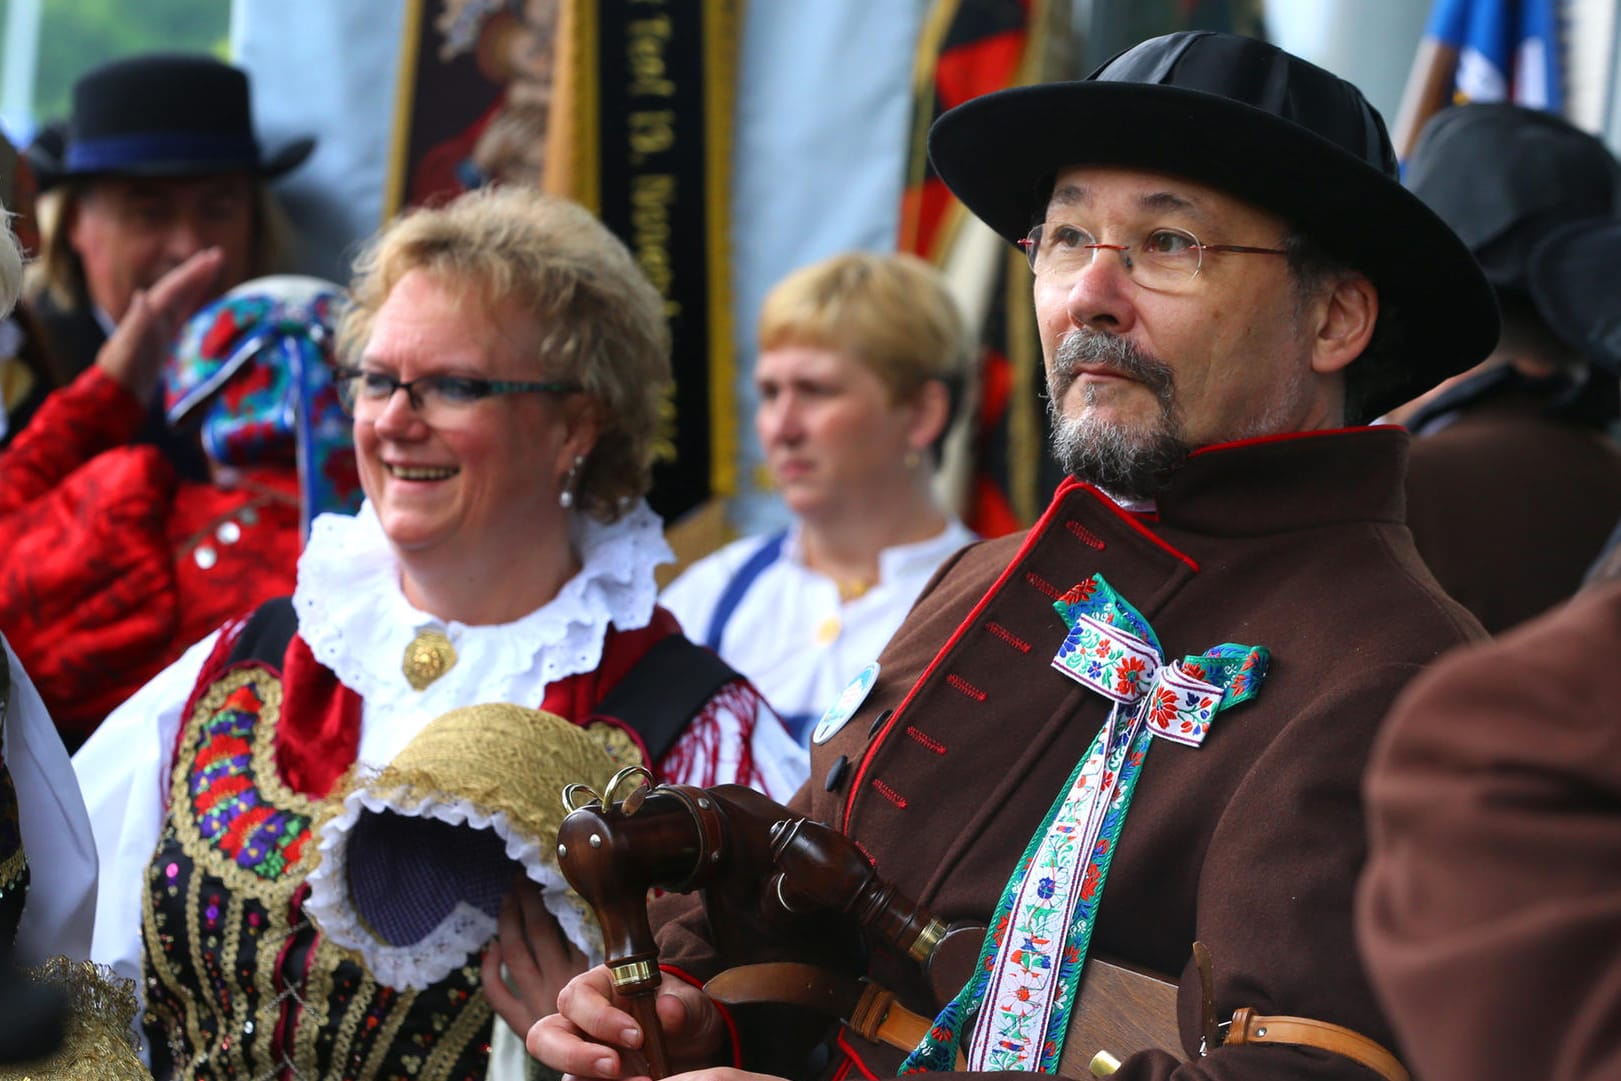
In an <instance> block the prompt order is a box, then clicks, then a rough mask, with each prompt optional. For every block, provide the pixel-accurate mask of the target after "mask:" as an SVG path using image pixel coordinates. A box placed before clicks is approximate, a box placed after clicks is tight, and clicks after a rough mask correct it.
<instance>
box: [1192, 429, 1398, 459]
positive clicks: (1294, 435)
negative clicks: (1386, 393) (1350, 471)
mask: <svg viewBox="0 0 1621 1081" xmlns="http://www.w3.org/2000/svg"><path fill="white" fill-rule="evenodd" d="M1386 428H1394V429H1395V430H1397V431H1403V430H1405V429H1402V428H1400V427H1398V426H1397V425H1394V424H1360V425H1356V426H1354V427H1350V428H1322V429H1319V430H1317V431H1313V432H1278V433H1277V434H1275V435H1257V436H1254V437H1252V438H1250V439H1235V440H1233V441H1232V442H1231V443H1212V444H1210V445H1209V446H1208V447H1200V448H1199V449H1198V450H1194V451H1189V452H1188V457H1189V458H1197V457H1198V456H1199V455H1201V454H1209V453H1211V452H1212V451H1221V450H1233V449H1235V448H1237V447H1255V446H1260V445H1261V444H1263V443H1283V442H1286V441H1288V440H1291V439H1316V438H1317V437H1319V436H1324V435H1350V434H1352V433H1354V432H1377V431H1381V430H1383V429H1386Z"/></svg>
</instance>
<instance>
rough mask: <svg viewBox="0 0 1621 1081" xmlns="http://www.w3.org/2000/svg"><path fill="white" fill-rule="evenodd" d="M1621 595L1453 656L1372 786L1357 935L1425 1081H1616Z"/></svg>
mask: <svg viewBox="0 0 1621 1081" xmlns="http://www.w3.org/2000/svg"><path fill="white" fill-rule="evenodd" d="M1618 646H1621V583H1616V584H1612V585H1610V586H1607V587H1605V588H1604V589H1603V590H1602V591H1599V592H1597V593H1594V594H1591V595H1587V596H1584V597H1581V598H1578V599H1577V600H1576V601H1574V602H1572V603H1571V604H1570V605H1569V606H1567V607H1566V608H1564V609H1561V610H1559V611H1557V612H1555V613H1553V614H1551V615H1549V616H1547V617H1544V618H1542V619H1541V620H1538V621H1536V622H1534V623H1532V624H1528V625H1527V626H1525V627H1523V628H1521V629H1520V630H1518V631H1515V632H1512V633H1510V634H1509V635H1506V636H1505V637H1504V638H1502V639H1500V640H1499V641H1497V642H1496V643H1493V644H1492V645H1489V646H1485V647H1482V648H1478V649H1472V650H1468V651H1463V652H1460V653H1455V654H1453V655H1451V656H1450V657H1448V658H1447V659H1446V660H1445V661H1444V662H1442V663H1441V664H1439V665H1437V666H1436V667H1435V668H1434V669H1432V670H1431V671H1430V672H1428V673H1426V675H1425V676H1424V677H1422V678H1421V679H1420V680H1418V681H1416V682H1415V683H1414V685H1413V687H1412V689H1411V691H1410V692H1409V693H1408V694H1406V695H1404V696H1403V698H1402V700H1401V701H1400V703H1399V704H1398V705H1397V707H1396V709H1395V710H1394V711H1393V712H1392V714H1391V717H1390V720H1389V723H1388V726H1387V728H1386V731H1385V732H1384V734H1383V737H1382V741H1381V745H1380V747H1379V749H1378V751H1377V753H1376V755H1375V760H1374V764H1373V766H1372V768H1371V770H1370V772H1369V776H1368V781H1367V798H1368V811H1369V816H1370V843H1371V856H1370V860H1369V864H1368V868H1367V871H1366V873H1365V875H1364V878H1363V882H1362V888H1361V893H1360V896H1359V905H1358V930H1359V933H1360V936H1361V942H1362V945H1363V947H1364V950H1365V951H1366V957H1367V962H1368V967H1369V971H1370V974H1371V976H1372V978H1373V981H1374V983H1375V985H1376V987H1377V988H1378V990H1379V992H1380V994H1381V995H1382V996H1383V999H1384V1001H1385V1003H1386V1005H1387V1006H1388V1008H1389V1010H1390V1014H1391V1018H1392V1021H1393V1022H1394V1024H1395V1025H1396V1027H1397V1029H1398V1031H1399V1032H1400V1034H1401V1036H1402V1039H1403V1042H1404V1045H1405V1047H1406V1049H1407V1052H1408V1055H1409V1056H1410V1062H1409V1065H1410V1066H1411V1067H1412V1068H1413V1072H1414V1073H1415V1074H1417V1075H1419V1076H1421V1077H1423V1078H1425V1079H1426V1081H1452V1079H1468V1081H1482V1079H1491V1078H1525V1077H1536V1078H1543V1079H1546V1081H1576V1079H1588V1078H1601V1077H1603V1078H1613V1077H1618V1076H1621V713H1618V712H1617V706H1616V703H1617V698H1618V693H1621V669H1618V668H1617V665H1616V663H1615V653H1616V649H1617V647H1618Z"/></svg>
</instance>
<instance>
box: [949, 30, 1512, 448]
mask: <svg viewBox="0 0 1621 1081" xmlns="http://www.w3.org/2000/svg"><path fill="white" fill-rule="evenodd" d="M929 157H930V159H931V160H932V162H933V163H934V167H935V170H936V171H937V172H938V173H939V175H940V177H941V179H943V180H944V181H945V183H946V185H947V186H948V187H949V188H950V189H951V190H952V192H953V193H954V194H955V195H956V196H957V197H958V198H959V199H961V200H962V202H963V204H964V205H966V206H967V207H968V209H969V210H971V211H973V212H974V213H975V214H977V215H978V216H979V217H980V218H982V219H983V220H984V221H985V222H987V223H988V224H989V225H990V226H991V227H992V228H993V229H995V230H996V231H997V232H998V233H1000V234H1001V235H1002V236H1004V237H1006V238H1007V239H1008V240H1011V241H1017V240H1018V239H1019V238H1020V237H1022V236H1024V235H1025V233H1027V232H1028V231H1029V230H1030V227H1031V226H1032V225H1034V224H1036V223H1037V222H1039V221H1041V220H1042V217H1043V216H1044V213H1045V210H1046V200H1047V197H1048V195H1049V193H1050V190H1051V186H1052V180H1053V177H1054V176H1055V175H1056V174H1057V173H1058V172H1059V171H1060V170H1061V169H1064V168H1067V167H1070V166H1077V165H1111V166H1122V167H1126V168H1133V169H1143V170H1148V171H1152V172H1162V173H1168V174H1172V175H1176V176H1182V177H1186V178H1188V179H1190V180H1194V181H1197V182H1199V183H1202V184H1206V185H1209V186H1210V187H1213V188H1216V189H1218V190H1220V191H1223V192H1225V193H1227V194H1229V195H1233V196H1235V197H1237V198H1239V199H1242V200H1244V201H1245V202H1247V203H1250V204H1252V205H1254V206H1257V207H1260V208H1261V209H1263V210H1266V211H1269V212H1271V213H1273V214H1276V215H1278V216H1279V217H1281V218H1283V219H1285V220H1286V221H1287V222H1288V223H1289V224H1290V225H1291V226H1292V227H1294V228H1296V229H1298V230H1299V231H1300V232H1302V233H1304V234H1305V235H1306V236H1308V237H1310V238H1311V239H1312V240H1313V241H1315V242H1316V243H1317V244H1319V245H1320V246H1321V247H1322V248H1323V249H1325V250H1326V251H1327V252H1329V253H1330V254H1331V255H1333V256H1335V257H1336V258H1339V259H1341V260H1343V261H1344V262H1346V263H1348V264H1349V265H1351V266H1353V267H1356V268H1357V269H1358V270H1360V271H1362V272H1363V273H1364V274H1366V275H1367V276H1368V277H1369V279H1371V280H1372V281H1373V283H1374V285H1375V286H1376V287H1377V288H1378V290H1379V294H1380V298H1381V302H1382V303H1383V304H1386V305H1390V304H1394V305H1396V306H1398V307H1399V308H1400V309H1401V313H1402V317H1403V321H1404V325H1405V327H1406V337H1405V348H1404V357H1403V360H1404V363H1405V364H1406V367H1407V369H1408V371H1409V372H1410V373H1411V377H1410V379H1408V380H1407V381H1406V382H1405V383H1404V384H1402V385H1401V386H1398V387H1395V388H1393V389H1390V390H1388V391H1387V392H1386V393H1384V394H1382V395H1380V396H1378V397H1376V398H1374V399H1372V400H1369V401H1367V402H1365V403H1364V411H1365V412H1366V413H1367V414H1368V415H1369V416H1373V415H1377V414H1378V413H1382V412H1384V411H1385V410H1387V409H1389V408H1390V407H1392V406H1394V405H1397V404H1399V403H1400V402H1402V401H1405V400H1407V399H1408V398H1411V397H1413V396H1414V395H1416V394H1418V393H1420V392H1422V391H1424V390H1427V389H1429V388H1430V387H1432V386H1434V385H1435V384H1436V383H1439V382H1440V381H1441V380H1443V379H1445V378H1447V377H1448V376H1451V375H1455V374H1457V373H1458V372H1460V371H1463V370H1465V369H1466V368H1469V367H1471V366H1472V365H1474V364H1475V363H1477V362H1478V361H1480V360H1482V359H1483V358H1484V357H1485V356H1486V355H1487V354H1488V353H1490V352H1491V350H1492V349H1493V347H1494V346H1495V345H1496V344H1497V337H1498V316H1497V304H1496V300H1495V298H1494V297H1493V295H1492V290H1491V287H1490V286H1489V285H1488V284H1487V282H1486V279H1485V276H1484V275H1483V274H1482V273H1481V270H1480V267H1479V266H1478V265H1477V264H1476V262H1475V260H1474V257H1473V256H1471V255H1470V253H1469V250H1468V249H1467V248H1466V247H1464V244H1463V242H1462V241H1461V240H1459V239H1458V237H1457V235H1456V234H1454V233H1453V232H1452V230H1451V229H1449V228H1448V227H1447V226H1446V224H1445V223H1444V222H1442V221H1441V219H1440V218H1438V217H1437V216H1436V215H1435V213H1434V212H1433V211H1431V210H1430V209H1429V208H1428V207H1427V206H1425V205H1424V204H1423V203H1422V202H1421V201H1420V200H1419V199H1418V198H1417V197H1415V196H1414V195H1413V194H1412V193H1411V192H1409V191H1407V190H1406V189H1405V188H1403V187H1402V185H1401V182H1400V180H1399V179H1398V173H1397V169H1396V156H1395V152H1394V150H1393V149H1392V147H1391V144H1390V137H1389V135H1388V134H1387V133H1386V131H1385V126H1384V121H1383V120H1381V119H1380V117H1379V114H1378V112H1377V111H1376V110H1374V108H1373V107H1372V106H1371V105H1369V104H1368V102H1367V100H1366V99H1365V98H1364V97H1363V96H1362V93H1361V92H1360V91H1359V90H1357V89H1356V87H1354V86H1352V85H1351V84H1350V83H1348V82H1346V81H1345V80H1343V79H1341V78H1339V77H1338V76H1335V75H1332V74H1330V73H1329V72H1327V71H1324V70H1323V69H1322V68H1319V67H1316V66H1315V65H1313V64H1309V63H1307V62H1306V61H1304V60H1301V59H1300V58H1298V57H1295V56H1292V55H1290V54H1289V53H1286V52H1284V51H1283V50H1281V49H1279V48H1277V47H1276V46H1273V45H1269V44H1267V43H1265V42H1262V41H1258V40H1255V39H1253V38H1245V37H1239V36H1237V35H1232V34H1219V33H1210V32H1206V31H1189V32H1184V33H1177V34H1168V35H1165V36H1164V37H1158V38H1153V39H1150V40H1148V41H1145V42H1142V43H1141V44H1139V45H1136V46H1134V47H1133V48H1131V49H1128V50H1126V51H1125V52H1123V53H1120V54H1119V55H1118V56H1116V57H1115V58H1114V59H1112V60H1110V61H1109V62H1107V63H1106V64H1104V65H1103V66H1102V67H1100V68H1099V69H1098V70H1097V71H1095V72H1093V73H1092V74H1091V75H1090V76H1088V77H1087V78H1086V79H1084V80H1080V81H1077V82H1065V83H1047V84H1043V85H1039V86H1029V87H1020V88H1018V89H1014V90H1004V91H999V92H997V93H993V94H987V95H985V96H983V97H979V98H975V99H973V100H971V101H968V102H966V103H964V104H962V105H959V106H957V107H956V108H954V109H952V110H950V111H949V112H947V113H945V114H944V115H942V116H941V117H940V118H939V120H937V121H936V122H935V124H934V127H933V128H932V129H931V131H930V132H929Z"/></svg>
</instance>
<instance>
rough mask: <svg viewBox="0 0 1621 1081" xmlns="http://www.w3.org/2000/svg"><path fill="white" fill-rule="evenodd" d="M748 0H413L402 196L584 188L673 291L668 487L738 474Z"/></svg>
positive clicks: (401, 132) (399, 178) (712, 487)
mask: <svg viewBox="0 0 1621 1081" xmlns="http://www.w3.org/2000/svg"><path fill="white" fill-rule="evenodd" d="M739 2H740V0H409V9H408V12H407V16H406V27H405V33H404V34H403V35H402V39H401V40H402V56H401V65H400V76H399V91H398V105H397V110H396V118H397V119H396V128H395V136H394V141H393V155H392V159H393V160H392V162H391V169H390V176H389V190H388V197H387V199H386V200H385V209H386V210H387V212H389V213H393V212H394V211H396V210H398V209H400V208H402V207H407V206H415V205H423V204H427V203H431V202H436V201H441V200H444V199H447V198H451V197H454V196H455V195H457V194H459V193H461V192H463V191H467V190H469V189H472V188H476V187H479V186H481V185H484V184H490V183H529V184H536V185H539V186H541V187H543V188H544V189H545V190H547V191H550V192H553V193H555V194H560V195H566V196H568V197H569V198H572V199H574V200H575V201H577V202H579V203H582V204H583V205H585V206H587V207H589V208H590V209H591V210H592V211H594V212H595V213H596V214H597V215H598V216H599V217H601V219H602V221H603V223H604V224H606V225H607V226H608V227H609V228H610V229H611V230H613V231H614V233H615V234H616V235H618V236H619V237H620V238H621V239H622V240H624V241H625V243H626V244H627V245H628V246H629V248H630V249H631V251H632V253H633V254H634V255H635V256H636V258H637V260H638V261H639V262H640V264H641V266H642V269H643V270H645V271H646V272H647V275H648V277H649V278H650V279H651V280H652V282H653V284H654V285H655V286H656V287H657V288H658V290H659V292H660V294H661V295H662V296H663V298H664V310H665V314H666V315H667V317H668V318H669V320H670V325H671V330H672V335H673V339H674V367H675V386H674V388H673V390H672V393H671V396H670V399H669V401H668V403H667V408H666V410H665V414H664V418H663V419H664V422H665V423H664V431H663V432H661V433H660V438H659V440H658V448H657V452H658V458H657V460H656V462H655V466H654V482H653V493H652V496H651V501H652V503H653V506H654V509H655V510H657V511H658V512H659V513H660V514H662V515H663V516H664V517H665V518H666V520H672V521H673V520H675V519H678V518H679V517H681V516H682V515H683V514H685V513H687V512H688V511H690V510H692V509H694V508H696V507H698V506H700V505H701V504H703V503H705V502H706V501H708V500H709V499H711V498H712V497H721V498H724V497H726V496H728V495H730V494H731V493H732V492H733V491H735V488H736V476H735V474H736V468H735V443H736V432H735V422H734V420H733V412H734V410H733V404H732V382H733V367H734V365H733V356H732V331H731V326H732V322H731V300H730V288H729V278H730V270H729V251H728V236H727V228H726V208H727V203H728V195H729V168H728V163H729V155H730V151H731V145H730V132H731V110H732V102H733V87H734V77H735V69H736V60H735V58H736V23H737V14H738V13H737V6H738V3H739Z"/></svg>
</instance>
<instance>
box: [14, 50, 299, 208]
mask: <svg viewBox="0 0 1621 1081" xmlns="http://www.w3.org/2000/svg"><path fill="white" fill-rule="evenodd" d="M314 149H315V140H314V139H311V138H301V139H296V140H294V141H292V142H290V143H288V144H287V145H286V146H284V147H282V148H280V149H279V150H277V151H276V152H275V153H274V154H271V155H268V156H267V155H265V154H264V153H263V152H262V150H261V148H260V146H259V140H258V137H257V136H256V135H255V134H254V131H253V117H252V110H251V108H250V104H249V91H248V77H247V75H246V74H245V73H243V72H242V70H241V69H239V68H235V67H232V66H231V65H230V64H225V63H222V62H220V61H218V60H215V59H214V58H213V57H208V56H191V55H186V54H180V53H154V54H149V55H145V56H136V57H131V58H129V59H125V60H115V61H113V62H112V63H109V64H104V65H102V66H101V67H99V68H96V69H95V70H93V71H91V72H88V73H87V74H85V75H84V76H82V77H81V78H80V79H79V81H78V82H76V83H75V84H74V85H73V114H72V116H70V117H69V118H68V123H67V131H66V136H65V138H64V140H63V145H62V149H61V156H60V158H58V159H55V160H53V159H52V153H51V148H50V147H45V148H43V150H42V151H40V153H41V154H42V155H43V156H42V157H41V159H40V160H39V162H38V165H39V166H40V168H39V169H38V170H37V171H38V173H39V175H40V182H41V185H42V186H48V185H51V184H55V183H59V182H61V181H62V180H65V179H69V178H72V177H91V176H104V175H117V176H151V177H179V176H207V175H212V174H219V173H239V172H245V173H250V174H253V175H256V176H260V177H265V178H267V179H268V178H272V177H277V176H280V175H281V174H283V173H285V172H288V171H289V170H291V169H294V168H296V167H297V166H298V165H300V164H302V163H303V161H304V159H305V158H308V157H309V156H310V152H311V151H312V150H314Z"/></svg>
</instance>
